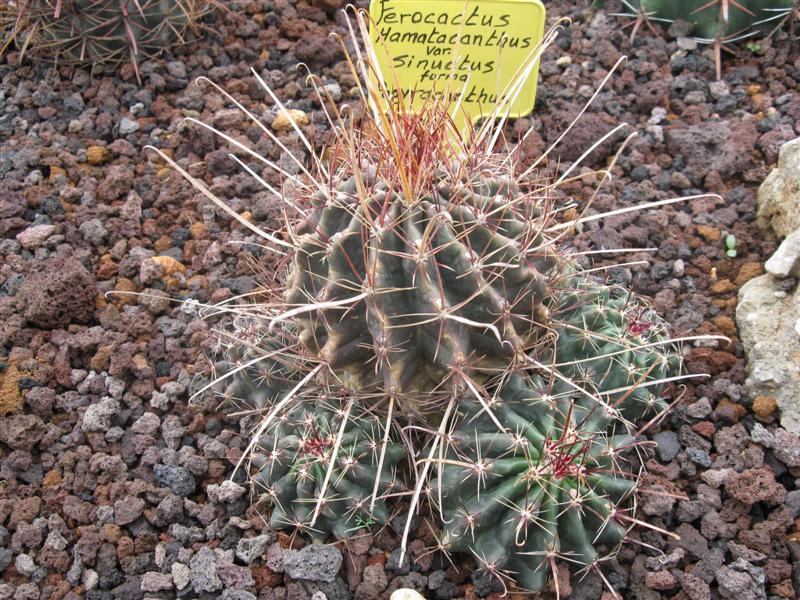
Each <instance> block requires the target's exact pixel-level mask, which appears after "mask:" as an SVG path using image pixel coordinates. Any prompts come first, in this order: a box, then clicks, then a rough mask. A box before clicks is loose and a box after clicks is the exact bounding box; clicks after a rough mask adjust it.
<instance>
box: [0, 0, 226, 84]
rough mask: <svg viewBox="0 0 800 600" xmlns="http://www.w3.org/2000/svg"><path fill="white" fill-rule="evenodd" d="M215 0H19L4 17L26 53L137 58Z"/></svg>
mask: <svg viewBox="0 0 800 600" xmlns="http://www.w3.org/2000/svg"><path fill="white" fill-rule="evenodd" d="M212 4H213V2H207V1H204V0H18V1H17V2H15V3H9V4H8V5H7V6H6V7H5V8H4V9H2V10H3V20H4V21H5V22H6V24H7V25H8V26H9V28H10V29H11V37H12V38H13V39H15V40H16V43H17V46H18V47H19V48H20V51H21V53H22V54H23V55H25V54H31V55H33V56H34V57H36V58H48V59H52V60H55V61H56V62H58V63H61V64H82V63H83V64H92V63H120V62H123V61H125V60H130V61H131V64H132V65H133V66H134V69H135V71H136V74H137V77H138V76H139V70H138V64H139V61H140V60H141V59H143V58H150V57H153V56H155V55H157V54H159V53H160V52H161V51H163V50H164V49H166V48H169V47H170V46H172V45H173V44H175V43H176V42H182V41H183V39H184V35H185V34H186V31H187V30H188V29H189V28H190V27H193V26H195V25H196V23H197V19H198V18H199V17H200V15H202V14H203V13H204V12H206V11H207V10H208V8H209V7H210V6H211V5H212Z"/></svg>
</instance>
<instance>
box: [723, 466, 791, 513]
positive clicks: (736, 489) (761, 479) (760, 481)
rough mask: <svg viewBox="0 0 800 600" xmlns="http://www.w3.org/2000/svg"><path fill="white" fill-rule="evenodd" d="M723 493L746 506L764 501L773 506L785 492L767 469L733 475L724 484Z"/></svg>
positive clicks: (751, 470) (749, 470)
mask: <svg viewBox="0 0 800 600" xmlns="http://www.w3.org/2000/svg"><path fill="white" fill-rule="evenodd" d="M725 491H726V492H727V493H728V494H729V495H730V496H732V497H733V498H735V499H736V500H738V501H739V502H741V503H743V504H748V505H750V504H754V503H755V502H764V501H766V500H769V501H770V503H771V504H774V503H776V502H781V501H782V498H783V497H785V496H786V490H785V489H784V488H783V486H782V485H780V484H779V483H777V482H776V481H775V474H774V473H773V472H772V471H771V470H770V469H768V468H761V469H748V470H747V471H742V472H741V473H733V474H732V475H731V476H730V477H728V480H727V481H726V482H725Z"/></svg>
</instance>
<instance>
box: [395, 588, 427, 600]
mask: <svg viewBox="0 0 800 600" xmlns="http://www.w3.org/2000/svg"><path fill="white" fill-rule="evenodd" d="M389 600H425V596H423V595H422V594H420V593H419V592H418V591H416V590H412V589H410V588H400V589H399V590H395V591H394V592H392V595H391V596H390V597H389Z"/></svg>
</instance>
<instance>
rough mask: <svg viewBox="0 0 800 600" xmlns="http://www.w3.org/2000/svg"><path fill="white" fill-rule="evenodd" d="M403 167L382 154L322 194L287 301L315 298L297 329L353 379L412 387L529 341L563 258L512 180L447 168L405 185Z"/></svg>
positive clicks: (502, 362)
mask: <svg viewBox="0 0 800 600" xmlns="http://www.w3.org/2000/svg"><path fill="white" fill-rule="evenodd" d="M432 158H433V159H434V160H439V159H440V157H432ZM396 173H397V172H396V170H394V169H392V168H391V165H390V164H387V165H386V170H384V172H382V173H380V177H376V176H369V174H367V173H355V174H352V175H350V176H349V177H348V178H347V179H345V180H344V181H343V182H342V183H340V184H339V185H338V186H336V191H335V193H333V194H331V195H330V197H328V198H325V197H323V196H322V194H320V193H318V194H317V196H316V197H315V198H314V207H313V209H312V211H311V213H310V216H309V218H308V219H307V220H306V222H305V223H303V225H302V226H301V228H300V230H299V234H300V235H299V237H298V241H297V250H296V253H295V261H294V270H293V274H292V278H291V281H290V284H289V289H288V293H287V305H288V307H289V308H297V307H300V308H301V309H302V308H308V309H309V310H308V311H306V312H302V313H301V314H298V316H297V321H298V322H299V323H300V325H301V327H302V334H301V340H302V341H303V343H304V344H305V345H306V347H307V348H309V349H310V350H311V351H312V352H313V353H315V354H316V355H318V356H319V358H321V359H322V360H325V361H326V362H327V363H328V364H329V365H330V367H331V368H333V369H334V370H340V371H342V372H343V377H345V382H346V383H347V385H350V386H352V387H354V388H370V387H374V386H376V385H377V386H381V387H382V388H383V389H384V390H386V391H387V392H391V393H396V394H398V395H404V396H406V397H408V396H409V395H412V394H414V393H423V394H424V393H428V392H430V391H431V390H433V389H435V388H436V387H438V386H439V385H440V384H441V382H443V381H446V380H448V379H449V380H450V381H451V382H457V381H458V378H453V377H451V376H452V374H453V373H454V372H457V371H459V370H460V371H462V372H472V371H474V370H482V369H483V370H486V369H489V370H492V369H494V370H496V369H503V368H505V366H506V365H507V364H508V363H509V362H510V361H512V360H513V359H514V357H515V355H518V354H522V353H524V352H525V350H526V349H527V348H528V347H530V346H531V345H533V344H534V343H535V342H536V340H537V339H538V336H539V334H541V332H542V331H544V329H543V327H542V325H543V324H544V323H546V321H547V308H546V305H547V303H548V297H547V296H548V288H547V278H548V276H549V275H551V271H552V270H553V269H554V267H555V266H556V265H557V260H556V258H555V257H554V254H553V251H552V250H551V249H550V248H549V247H548V246H547V245H546V244H544V241H545V238H544V236H543V235H542V234H541V230H542V229H543V225H544V223H545V222H546V215H542V214H536V213H535V212H532V210H531V206H530V204H529V203H528V200H527V197H526V195H525V194H523V193H522V192H521V191H520V190H519V188H518V187H517V186H516V185H515V184H514V183H512V182H510V181H509V180H507V179H502V178H491V177H481V176H474V177H461V176H458V177H454V176H453V175H452V174H450V173H448V172H446V171H442V172H441V173H435V174H432V175H431V176H430V178H429V180H428V181H426V182H425V183H426V185H425V187H424V188H423V189H422V190H420V191H419V192H418V193H416V194H413V195H411V196H410V197H408V196H404V194H403V191H402V189H401V188H400V185H399V183H400V182H399V181H397V180H396ZM311 309H313V310H311Z"/></svg>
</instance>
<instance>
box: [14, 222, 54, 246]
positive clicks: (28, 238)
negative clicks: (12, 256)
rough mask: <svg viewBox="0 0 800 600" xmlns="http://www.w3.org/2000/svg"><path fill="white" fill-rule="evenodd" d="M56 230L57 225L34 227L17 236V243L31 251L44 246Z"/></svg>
mask: <svg viewBox="0 0 800 600" xmlns="http://www.w3.org/2000/svg"><path fill="white" fill-rule="evenodd" d="M55 230H56V226H55V225H34V226H33V227H28V228H27V229H25V230H23V231H21V232H19V233H18V234H17V241H18V242H19V243H20V244H21V245H22V247H23V248H27V249H28V250H31V249H33V248H38V247H39V246H41V245H42V244H44V242H45V240H47V238H49V237H50V236H51V235H52V234H53V232H54V231H55Z"/></svg>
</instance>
